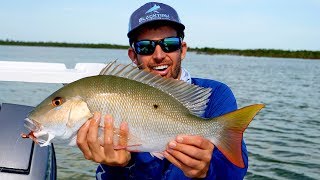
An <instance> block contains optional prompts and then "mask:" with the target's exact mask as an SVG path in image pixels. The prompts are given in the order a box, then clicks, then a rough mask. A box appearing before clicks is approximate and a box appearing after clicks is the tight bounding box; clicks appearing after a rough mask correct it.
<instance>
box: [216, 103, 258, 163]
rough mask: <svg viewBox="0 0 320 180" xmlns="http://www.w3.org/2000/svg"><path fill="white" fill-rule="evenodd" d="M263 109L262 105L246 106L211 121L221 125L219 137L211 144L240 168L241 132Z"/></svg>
mask: <svg viewBox="0 0 320 180" xmlns="http://www.w3.org/2000/svg"><path fill="white" fill-rule="evenodd" d="M263 107H264V105H263V104H255V105H251V106H246V107H244V108H241V109H238V110H236V111H233V112H231V113H228V114H225V115H222V116H219V117H217V118H214V119H212V120H216V121H218V122H219V123H220V124H221V125H223V130H222V132H221V133H220V136H219V137H217V138H213V140H212V141H213V143H214V144H215V146H217V148H218V149H219V150H220V151H221V152H222V154H224V155H225V156H226V158H227V159H228V160H229V161H231V162H232V163H233V164H234V165H236V166H238V167H240V168H244V167H245V165H244V162H243V158H242V148H241V147H242V146H241V141H242V137H243V132H244V131H245V129H246V128H247V127H248V125H249V123H250V122H251V121H252V120H253V118H254V116H255V115H256V114H257V113H258V112H259V111H260V110H261V109H262V108H263Z"/></svg>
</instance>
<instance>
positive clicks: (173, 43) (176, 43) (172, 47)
mask: <svg viewBox="0 0 320 180" xmlns="http://www.w3.org/2000/svg"><path fill="white" fill-rule="evenodd" d="M160 45H161V47H162V50H163V51H164V52H167V53H169V52H173V51H176V50H178V49H180V48H181V41H180V38H179V37H169V38H165V39H164V40H163V42H162V44H160Z"/></svg>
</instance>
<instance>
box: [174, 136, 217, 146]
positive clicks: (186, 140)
mask: <svg viewBox="0 0 320 180" xmlns="http://www.w3.org/2000/svg"><path fill="white" fill-rule="evenodd" d="M176 141H177V142H178V143H183V144H188V145H192V146H196V147H198V148H200V149H211V148H213V144H212V143H211V142H210V141H209V140H207V139H205V138H203V137H202V136H188V135H179V136H177V137H176Z"/></svg>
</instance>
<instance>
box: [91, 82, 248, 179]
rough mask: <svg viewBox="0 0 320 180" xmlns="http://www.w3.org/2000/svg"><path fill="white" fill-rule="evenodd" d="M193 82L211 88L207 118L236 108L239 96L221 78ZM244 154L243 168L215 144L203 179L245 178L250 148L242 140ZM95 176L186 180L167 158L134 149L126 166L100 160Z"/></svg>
mask: <svg viewBox="0 0 320 180" xmlns="http://www.w3.org/2000/svg"><path fill="white" fill-rule="evenodd" d="M192 84H195V85H198V86H201V87H206V88H212V94H211V96H210V97H209V98H210V100H209V102H208V106H207V108H206V111H205V113H204V115H203V117H204V118H213V117H217V116H221V115H223V114H226V113H228V112H231V111H234V110H236V109H237V103H236V99H235V97H234V95H233V93H232V91H231V89H230V88H229V87H228V86H227V85H225V84H223V83H221V82H218V81H214V80H209V79H200V78H192ZM242 157H243V161H244V164H245V167H244V168H239V167H237V166H235V165H234V164H232V163H231V162H230V161H229V160H228V159H227V158H226V157H225V156H224V155H223V154H222V153H221V152H220V151H219V150H218V148H216V147H215V148H214V150H213V153H212V159H211V162H210V167H209V170H208V172H207V176H206V178H204V179H208V180H209V179H210V180H214V179H243V178H244V176H245V174H246V172H247V169H248V153H247V148H246V145H245V143H244V141H243V140H242ZM96 179H98V180H100V179H139V180H140V179H141V180H144V179H156V180H157V179H159V180H185V179H191V178H188V177H186V176H185V175H184V174H183V172H182V171H181V170H180V169H179V168H177V167H176V166H174V165H173V164H171V163H170V162H169V161H168V160H167V159H164V160H161V159H158V158H156V157H152V156H151V155H150V153H147V152H141V153H131V160H130V162H129V164H128V165H127V166H126V167H111V166H107V165H104V164H100V165H99V166H98V168H97V171H96Z"/></svg>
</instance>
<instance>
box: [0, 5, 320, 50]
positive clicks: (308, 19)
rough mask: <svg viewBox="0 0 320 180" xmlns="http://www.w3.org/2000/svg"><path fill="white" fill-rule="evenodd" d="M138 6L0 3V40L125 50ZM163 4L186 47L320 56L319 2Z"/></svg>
mask: <svg viewBox="0 0 320 180" xmlns="http://www.w3.org/2000/svg"><path fill="white" fill-rule="evenodd" d="M146 2H148V1H143V0H130V1H124V0H117V1H111V2H110V1H107V0H92V1H88V0H87V1H85V0H54V1H49V0H25V1H21V0H0V39H10V40H22V41H55V42H75V43H112V44H121V45H127V42H128V39H127V37H126V33H127V30H128V19H129V17H130V15H131V13H132V12H133V11H134V10H135V9H136V8H138V7H140V6H141V5H143V4H144V3H146ZM158 2H163V3H166V4H169V5H171V6H173V7H174V8H175V9H176V10H177V11H178V13H179V15H180V19H181V21H182V22H183V24H184V25H185V26H186V31H185V33H186V38H185V41H186V42H187V43H188V45H189V46H190V47H215V48H235V49H256V48H266V49H284V50H302V49H305V50H320V0H219V1H217V0H199V1H190V0H185V1H182V0H180V1H178V0H176V1H172V0H171V1H170V0H162V1H158Z"/></svg>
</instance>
